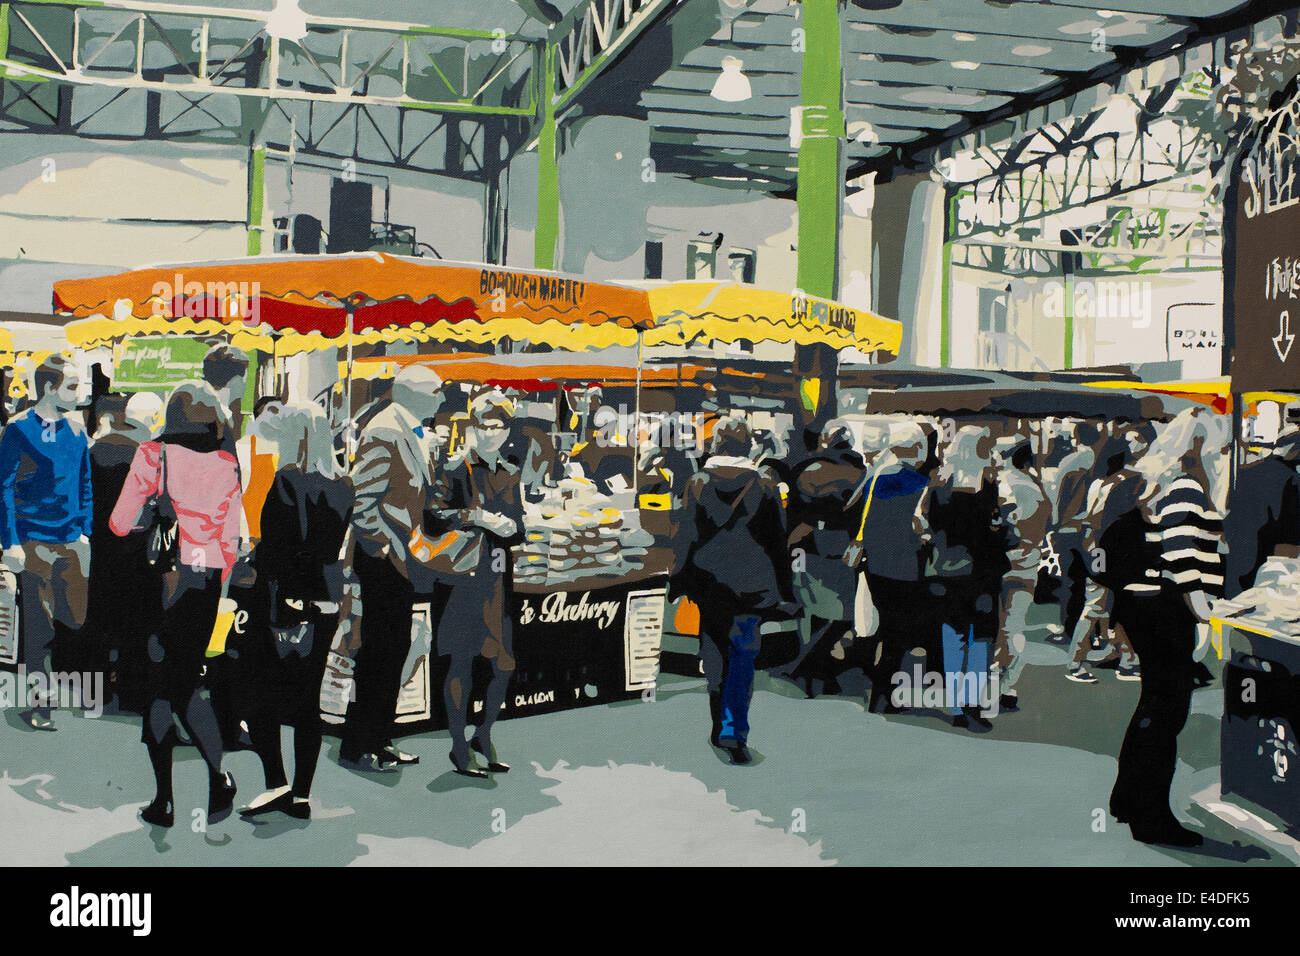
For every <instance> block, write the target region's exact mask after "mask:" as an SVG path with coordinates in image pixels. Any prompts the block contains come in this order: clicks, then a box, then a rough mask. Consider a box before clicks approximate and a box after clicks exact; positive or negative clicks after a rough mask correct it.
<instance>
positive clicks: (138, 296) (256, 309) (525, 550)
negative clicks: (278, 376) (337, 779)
mask: <svg viewBox="0 0 1300 956" xmlns="http://www.w3.org/2000/svg"><path fill="white" fill-rule="evenodd" d="M55 303H56V307H57V308H59V309H60V310H61V311H64V312H66V313H70V314H71V315H72V316H73V317H74V321H72V322H71V323H70V324H69V326H68V335H69V339H70V341H72V342H73V344H75V345H79V346H82V347H86V346H98V345H103V344H106V343H112V344H114V345H116V346H118V349H119V356H123V355H124V351H125V350H126V349H129V350H131V351H132V353H133V355H132V356H131V357H129V360H128V361H126V362H124V363H122V364H121V365H120V366H119V371H121V372H125V373H127V375H128V378H131V379H132V381H133V382H134V381H135V380H138V379H141V378H142V377H143V379H144V380H145V382H146V384H149V383H154V382H156V383H165V382H169V381H170V379H171V377H173V376H172V374H171V373H173V372H176V371H177V370H175V369H170V368H169V367H168V366H170V365H171V364H173V363H171V362H170V355H162V354H161V352H162V351H163V349H165V345H164V344H163V340H161V339H159V335H160V334H161V335H164V336H167V337H168V338H169V339H173V340H174V339H177V338H179V340H180V341H185V340H186V339H187V338H188V339H189V340H193V339H194V338H202V337H206V336H214V335H215V336H218V337H220V338H223V339H224V340H226V341H229V342H230V343H231V344H233V345H236V346H239V347H242V348H244V349H246V350H257V351H261V352H262V353H263V354H265V355H270V356H273V357H274V356H285V355H293V354H297V353H300V352H305V351H317V350H326V349H335V350H337V351H338V355H339V358H340V362H339V366H340V369H339V371H340V377H341V378H342V379H343V380H344V383H345V384H344V390H345V395H346V397H347V401H346V406H345V410H344V417H345V418H351V417H352V392H353V386H354V384H355V383H356V382H357V381H358V380H359V379H364V378H367V377H370V376H372V375H381V376H382V375H384V374H387V375H391V374H393V373H394V372H395V370H396V368H397V367H398V366H399V365H400V364H403V363H405V362H410V361H422V360H425V359H430V360H432V357H429V356H421V355H418V354H415V355H410V354H404V355H392V356H388V355H383V354H380V355H376V356H371V357H369V358H365V357H362V358H360V359H358V357H357V356H356V355H355V354H354V349H355V347H356V346H357V345H381V344H390V343H403V344H407V345H409V344H411V343H414V344H421V343H427V342H439V343H455V344H457V345H461V346H469V347H475V346H482V345H484V344H487V343H492V344H493V345H499V344H500V343H502V342H503V341H506V340H510V341H512V342H517V343H528V344H530V345H533V346H538V345H541V346H546V347H552V348H554V347H562V348H570V349H574V348H579V349H582V348H586V349H598V348H606V349H608V348H611V347H622V348H624V349H628V348H629V347H630V346H633V345H635V343H636V342H637V339H638V336H639V334H640V333H641V332H642V331H643V330H644V329H645V328H647V327H649V326H650V325H652V324H653V316H652V314H651V312H650V309H649V307H648V304H647V299H646V295H645V293H644V292H642V291H639V290H636V289H632V288H628V287H624V286H619V285H614V284H608V283H593V282H587V281H585V280H582V279H579V278H575V277H570V276H561V275H557V274H554V273H537V272H521V271H518V270H509V269H503V268H499V267H495V266H486V265H483V266H479V265H473V264H459V263H446V262H441V261H439V262H428V261H426V260H416V259H405V258H400V257H395V256H388V255H383V254H373V255H356V256H329V257H308V256H295V257H291V258H284V259H262V258H257V259H247V260H239V261H236V262H231V263H202V264H194V265H182V266H176V267H166V268H158V269H142V270H136V271H133V272H128V273H123V274H121V275H117V276H108V277H102V278H95V279H86V280H77V281H69V282H62V283H58V284H56V286H55ZM142 336H143V337H144V339H141V337H142ZM140 341H147V342H152V343H154V348H153V349H152V350H150V348H149V347H148V346H145V347H144V349H143V350H141V348H140V346H139V345H135V344H131V343H136V342H140ZM183 352H184V349H178V350H177V354H181V353H183ZM493 358H495V356H489V355H487V354H486V353H482V352H475V353H471V354H469V355H462V356H456V355H453V356H450V359H451V360H453V361H458V362H460V363H462V367H461V368H459V369H457V370H455V372H454V373H453V371H452V370H451V369H449V368H441V369H440V371H442V372H443V374H444V377H446V378H447V379H449V380H457V381H465V382H474V383H478V384H483V383H492V382H493V380H492V378H491V376H488V375H484V374H476V372H479V373H481V371H482V370H481V369H475V368H474V365H475V363H480V362H483V361H484V360H488V359H493ZM359 367H360V368H361V372H360V373H358V368H359ZM639 371H640V370H639V368H629V369H627V372H628V377H629V378H630V380H631V381H632V382H633V383H638V382H639V378H640V375H639ZM123 382H124V384H130V383H128V382H127V379H125V378H124V379H123ZM512 384H518V383H512ZM248 404H250V405H251V402H249V403H248ZM453 411H455V410H454V409H453ZM461 411H463V409H461ZM634 481H635V478H634V477H633V476H632V475H631V474H629V475H628V476H627V480H626V481H625V482H624V483H623V485H624V487H625V488H626V487H630V485H631V484H632V483H634ZM527 514H528V517H527V519H526V524H527V541H526V542H525V544H524V546H523V547H521V548H520V549H518V552H517V554H516V566H517V576H518V582H517V583H518V586H517V588H516V592H515V594H514V596H513V597H512V601H513V610H514V616H515V623H516V628H517V640H516V652H517V657H518V667H517V669H516V673H515V678H514V685H513V686H512V688H511V691H510V694H509V696H508V700H507V708H506V714H505V715H506V716H513V715H515V714H516V713H532V712H535V711H536V710H538V709H559V708H562V707H571V706H576V705H579V704H587V703H601V702H605V701H608V700H615V699H620V698H622V697H626V696H629V695H634V694H639V693H641V692H642V691H643V690H645V689H647V688H650V687H653V686H654V681H655V676H656V674H657V672H658V646H659V629H660V626H661V623H662V610H663V608H662V605H663V593H664V590H663V577H664V575H665V574H666V571H667V562H666V560H665V559H664V557H663V555H662V552H661V550H659V549H656V548H655V547H654V544H655V542H654V537H653V535H651V534H649V533H648V532H645V531H643V530H642V529H641V528H640V526H639V522H638V520H637V518H638V509H637V507H636V501H635V498H634V495H633V494H631V493H630V492H627V491H624V492H623V493H622V494H620V495H618V496H615V495H613V494H601V493H599V492H597V490H596V488H595V486H594V485H593V484H592V483H591V482H590V481H585V480H583V479H582V478H581V476H575V477H574V478H573V479H571V480H569V481H564V482H560V483H558V484H557V485H556V486H555V487H552V488H550V489H547V490H546V491H544V492H542V493H540V494H537V495H530V499H529V502H528V512H527ZM362 600H363V601H364V596H363V597H362ZM355 623H356V621H355V616H354V619H352V620H350V621H346V622H345V623H344V625H343V627H342V628H341V631H340V635H339V638H340V639H339V640H338V641H337V642H336V646H335V651H334V653H333V654H332V655H331V661H330V667H329V671H328V672H327V675H326V681H325V686H324V687H323V689H322V709H323V711H324V713H325V717H326V719H327V720H334V721H337V720H341V719H342V716H343V714H344V713H345V712H346V706H347V701H348V699H349V698H350V696H351V693H350V686H349V685H350V682H351V667H352V660H353V658H354V655H355V651H356V649H357V646H356V643H355V640H352V639H351V638H352V637H354V636H355V630H356V628H355ZM431 628H432V622H431V621H430V619H429V610H428V608H427V606H425V607H421V608H417V611H416V614H415V616H414V619H413V621H412V650H411V655H410V660H409V661H408V668H407V675H406V676H407V680H406V682H405V686H404V688H403V692H402V695H401V698H400V699H399V703H398V713H397V718H398V720H399V721H401V722H406V723H410V724H412V725H413V727H412V729H416V728H420V727H427V726H439V725H441V724H443V723H444V722H445V715H443V714H442V713H441V709H442V702H441V693H440V691H439V690H438V688H440V687H441V681H442V676H443V675H442V674H441V673H440V667H439V665H440V662H439V661H438V660H437V659H436V658H435V657H433V656H432V654H431V646H432V643H433V642H432V633H431ZM480 706H481V701H480Z"/></svg>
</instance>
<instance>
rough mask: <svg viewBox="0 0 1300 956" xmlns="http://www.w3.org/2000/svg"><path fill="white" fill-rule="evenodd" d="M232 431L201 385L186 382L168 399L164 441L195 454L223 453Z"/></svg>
mask: <svg viewBox="0 0 1300 956" xmlns="http://www.w3.org/2000/svg"><path fill="white" fill-rule="evenodd" d="M228 427H229V426H228V425H227V424H226V419H225V416H224V415H223V414H222V412H221V409H220V408H219V407H218V406H217V404H216V402H215V401H214V398H213V396H212V393H211V392H210V391H209V390H208V389H207V388H205V387H204V386H202V385H200V384H199V383H197V382H182V383H181V384H180V385H177V386H176V388H175V390H174V391H173V392H172V394H171V397H170V398H168V399H167V411H166V418H165V423H164V425H163V433H162V439H161V440H162V441H164V442H168V443H169V444H174V445H182V446H184V447H186V448H189V449H190V450H191V451H197V452H211V451H220V450H221V448H222V446H223V443H224V441H225V439H226V437H227V436H226V432H227V429H228Z"/></svg>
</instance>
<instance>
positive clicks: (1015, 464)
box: [1010, 441, 1034, 471]
mask: <svg viewBox="0 0 1300 956" xmlns="http://www.w3.org/2000/svg"><path fill="white" fill-rule="evenodd" d="M1010 460H1011V467H1012V468H1014V469H1016V471H1028V470H1029V465H1030V463H1031V462H1032V461H1033V460H1034V449H1033V446H1032V445H1031V444H1030V443H1029V442H1028V441H1021V442H1017V443H1016V446H1015V447H1014V448H1012V449H1011V459H1010Z"/></svg>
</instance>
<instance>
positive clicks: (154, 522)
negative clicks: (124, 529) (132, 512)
mask: <svg viewBox="0 0 1300 956" xmlns="http://www.w3.org/2000/svg"><path fill="white" fill-rule="evenodd" d="M158 449H159V457H160V459H161V461H160V469H159V470H160V475H159V479H158V491H157V493H155V494H154V496H153V498H152V499H150V501H149V504H148V508H149V511H150V518H149V522H148V524H147V526H146V529H145V561H146V562H147V563H148V565H149V567H150V568H151V569H152V570H153V571H155V572H157V573H158V574H166V573H167V572H168V571H174V570H176V566H177V558H178V557H179V555H180V526H179V525H178V523H177V520H176V508H175V506H174V505H173V504H172V499H171V495H169V494H168V493H167V446H166V445H164V444H161V443H160V444H159V446H158Z"/></svg>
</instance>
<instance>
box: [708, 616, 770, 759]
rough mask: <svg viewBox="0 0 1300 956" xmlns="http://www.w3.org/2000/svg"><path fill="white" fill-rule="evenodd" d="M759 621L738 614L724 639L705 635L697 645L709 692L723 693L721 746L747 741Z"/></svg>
mask: <svg viewBox="0 0 1300 956" xmlns="http://www.w3.org/2000/svg"><path fill="white" fill-rule="evenodd" d="M761 621H762V619H761V618H759V617H758V615H756V614H740V615H737V616H736V617H734V618H732V620H731V627H730V629H729V630H728V631H727V633H726V635H725V637H723V636H722V635H721V634H717V633H715V634H708V633H706V634H704V635H703V639H702V640H701V641H700V657H701V659H702V661H703V664H704V676H705V678H706V679H707V681H708V684H709V690H710V691H721V692H722V730H721V731H720V732H719V734H718V740H719V741H720V742H722V744H723V746H735V745H737V744H743V743H745V741H746V740H748V739H749V701H750V698H752V697H753V695H754V660H755V658H757V657H758V651H759V647H760V644H761V637H760V634H759V625H760V623H761ZM720 638H721V639H720ZM728 741H730V743H728Z"/></svg>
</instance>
